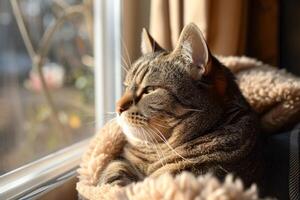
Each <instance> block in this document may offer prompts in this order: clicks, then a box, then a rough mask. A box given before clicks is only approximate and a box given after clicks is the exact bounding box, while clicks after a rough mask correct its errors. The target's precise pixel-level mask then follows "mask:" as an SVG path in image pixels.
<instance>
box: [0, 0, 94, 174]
mask: <svg viewBox="0 0 300 200" xmlns="http://www.w3.org/2000/svg"><path fill="white" fill-rule="evenodd" d="M92 24H93V15H92V1H90V0H82V1H81V0H39V1H36V0H11V1H0V175H2V174H4V173H6V172H8V171H11V170H13V169H16V168H18V167H20V166H22V165H24V164H26V163H29V162H32V161H34V160H36V159H38V158H41V157H43V156H45V155H48V154H50V153H52V152H54V151H56V150H59V149H61V148H63V147H66V146H69V145H71V144H73V143H75V142H78V141H79V140H82V139H84V138H87V137H89V136H91V135H92V134H93V132H94V125H95V123H94V121H95V120H94V116H95V114H94V67H93V51H92V50H93V34H92V33H93V30H92V27H93V26H92ZM42 76H43V77H44V79H42ZM43 80H44V81H43ZM45 86H46V87H45ZM47 88H48V89H47Z"/></svg>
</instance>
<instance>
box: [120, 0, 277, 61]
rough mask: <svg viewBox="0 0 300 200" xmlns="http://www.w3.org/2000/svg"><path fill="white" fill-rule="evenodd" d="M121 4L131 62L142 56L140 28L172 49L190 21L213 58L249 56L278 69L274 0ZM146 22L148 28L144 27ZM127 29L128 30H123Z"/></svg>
mask: <svg viewBox="0 0 300 200" xmlns="http://www.w3.org/2000/svg"><path fill="white" fill-rule="evenodd" d="M123 2H124V13H125V15H124V16H125V17H124V19H123V20H124V21H123V25H124V26H123V27H124V29H125V34H124V36H125V37H124V39H125V43H126V44H125V45H126V46H127V48H128V49H129V53H130V56H131V58H132V59H135V58H137V57H138V56H139V55H140V54H139V51H140V47H139V45H140V33H141V29H142V27H141V26H145V27H147V28H148V27H149V29H150V33H151V35H152V36H153V37H154V38H155V39H156V40H157V41H158V42H159V44H160V45H161V46H162V47H164V48H165V49H167V50H171V49H172V48H174V46H175V44H176V42H177V39H178V37H179V34H180V32H181V30H182V28H183V27H184V26H185V25H186V24H188V23H190V22H194V23H195V24H197V25H198V27H199V28H200V29H201V31H202V32H203V34H204V36H205V38H206V40H207V42H208V44H209V47H210V49H211V51H212V53H214V54H219V55H225V56H229V55H247V56H252V57H255V58H257V59H260V60H262V61H265V62H267V63H269V64H273V65H275V64H277V61H278V0H151V1H148V0H141V1H139V0H126V1H123ZM141 5H144V6H142V7H141ZM147 9H148V10H147ZM126 13H127V15H126ZM147 13H148V14H147ZM148 15H150V16H148ZM126 16H127V17H126ZM128 16H129V17H128ZM146 18H147V20H149V21H148V22H149V23H145V19H146ZM129 20H131V22H129ZM141 20H142V21H143V23H141ZM127 24H131V25H130V26H129V27H127ZM141 24H142V25H141Z"/></svg>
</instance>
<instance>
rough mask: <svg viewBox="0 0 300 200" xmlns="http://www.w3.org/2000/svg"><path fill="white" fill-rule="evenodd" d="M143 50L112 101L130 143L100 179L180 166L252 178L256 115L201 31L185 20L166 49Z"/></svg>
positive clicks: (121, 180) (121, 181)
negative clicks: (172, 46) (176, 39)
mask: <svg viewBox="0 0 300 200" xmlns="http://www.w3.org/2000/svg"><path fill="white" fill-rule="evenodd" d="M148 46H149V45H148ZM145 52H147V54H145V55H143V56H142V57H141V58H140V59H138V60H137V61H136V62H135V63H134V64H133V66H132V67H131V69H130V70H129V72H128V74H127V77H126V80H125V85H126V87H127V88H126V91H125V93H124V96H123V97H122V98H121V99H120V100H119V101H118V103H117V106H116V107H117V112H118V117H117V120H118V123H119V125H120V127H121V128H122V130H123V133H124V134H125V135H126V138H127V141H128V143H127V144H126V145H125V147H124V149H123V153H122V154H121V156H119V157H118V158H117V159H115V160H114V161H112V162H111V163H110V164H109V165H108V166H107V167H106V169H105V170H104V171H103V173H102V174H101V176H100V180H99V184H100V185H101V184H105V183H111V184H117V185H127V184H129V183H130V182H135V181H139V180H143V179H144V178H145V177H148V176H151V177H157V176H159V175H161V174H163V173H166V172H169V173H172V174H177V173H179V172H181V171H190V172H192V173H194V174H195V175H200V174H204V173H207V172H211V173H214V174H215V175H217V176H219V177H221V178H222V177H224V176H225V175H226V174H227V173H229V172H230V173H234V174H236V175H238V176H240V177H241V178H242V179H243V180H244V182H245V183H246V184H250V183H252V182H256V181H258V180H259V177H260V174H261V161H260V159H261V158H260V156H259V153H258V152H259V149H258V148H259V145H258V133H259V126H258V120H257V117H256V115H255V113H254V112H253V111H252V109H251V108H250V106H249V104H248V103H247V101H246V100H245V99H244V97H243V96H242V94H241V92H240V90H239V88H238V86H237V84H236V83H235V79H234V76H233V75H232V73H231V72H230V71H229V70H228V69H227V68H226V67H225V66H223V65H222V64H221V63H220V62H219V61H218V60H217V59H216V58H215V57H214V56H213V55H211V54H210V53H209V50H208V48H207V46H206V43H205V41H204V39H203V36H202V35H201V33H200V31H199V29H198V28H197V27H195V25H193V24H191V25H188V27H186V28H185V29H184V30H183V33H182V34H181V37H180V39H179V43H178V45H177V47H176V49H175V50H174V51H172V52H167V51H164V50H160V51H153V52H151V51H149V50H147V51H146V50H145Z"/></svg>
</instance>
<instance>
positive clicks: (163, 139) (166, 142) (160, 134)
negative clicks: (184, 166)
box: [150, 125, 191, 162]
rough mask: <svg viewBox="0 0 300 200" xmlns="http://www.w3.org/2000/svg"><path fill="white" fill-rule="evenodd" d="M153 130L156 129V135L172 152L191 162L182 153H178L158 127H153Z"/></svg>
mask: <svg viewBox="0 0 300 200" xmlns="http://www.w3.org/2000/svg"><path fill="white" fill-rule="evenodd" d="M150 126H151V125H150ZM151 127H152V128H154V129H155V130H156V131H157V133H156V132H155V131H154V130H153V129H152V130H153V131H154V133H155V134H156V135H157V136H158V137H160V139H161V140H162V141H163V142H164V143H165V144H166V145H167V146H168V147H169V148H170V150H171V151H173V152H174V153H175V154H176V155H178V156H179V157H181V158H182V159H183V160H185V161H189V162H191V161H190V160H189V159H187V158H185V157H183V156H182V155H181V154H180V153H178V152H177V151H176V150H175V149H174V148H173V147H172V146H171V145H170V144H169V142H168V141H167V139H166V138H165V137H164V135H163V134H162V133H161V132H160V131H159V130H158V129H157V128H156V127H153V126H151Z"/></svg>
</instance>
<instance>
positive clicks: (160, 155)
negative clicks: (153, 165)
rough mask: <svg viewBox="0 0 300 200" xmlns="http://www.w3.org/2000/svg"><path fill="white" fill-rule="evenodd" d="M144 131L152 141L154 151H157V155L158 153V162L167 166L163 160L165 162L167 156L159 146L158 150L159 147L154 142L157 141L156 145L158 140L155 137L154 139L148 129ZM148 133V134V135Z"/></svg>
mask: <svg viewBox="0 0 300 200" xmlns="http://www.w3.org/2000/svg"><path fill="white" fill-rule="evenodd" d="M144 130H145V132H146V136H148V138H149V139H150V140H151V141H152V147H154V150H155V151H156V153H157V156H158V160H159V161H160V162H161V164H162V166H165V164H164V163H163V160H164V158H165V155H164V153H163V151H162V149H161V147H160V146H158V148H159V149H158V148H157V145H155V142H154V140H155V141H156V143H157V144H158V141H157V140H156V138H155V137H152V136H151V133H149V132H148V131H147V130H146V129H144ZM147 133H148V134H147ZM153 139H154V140H153ZM159 151H160V153H161V154H159Z"/></svg>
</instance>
